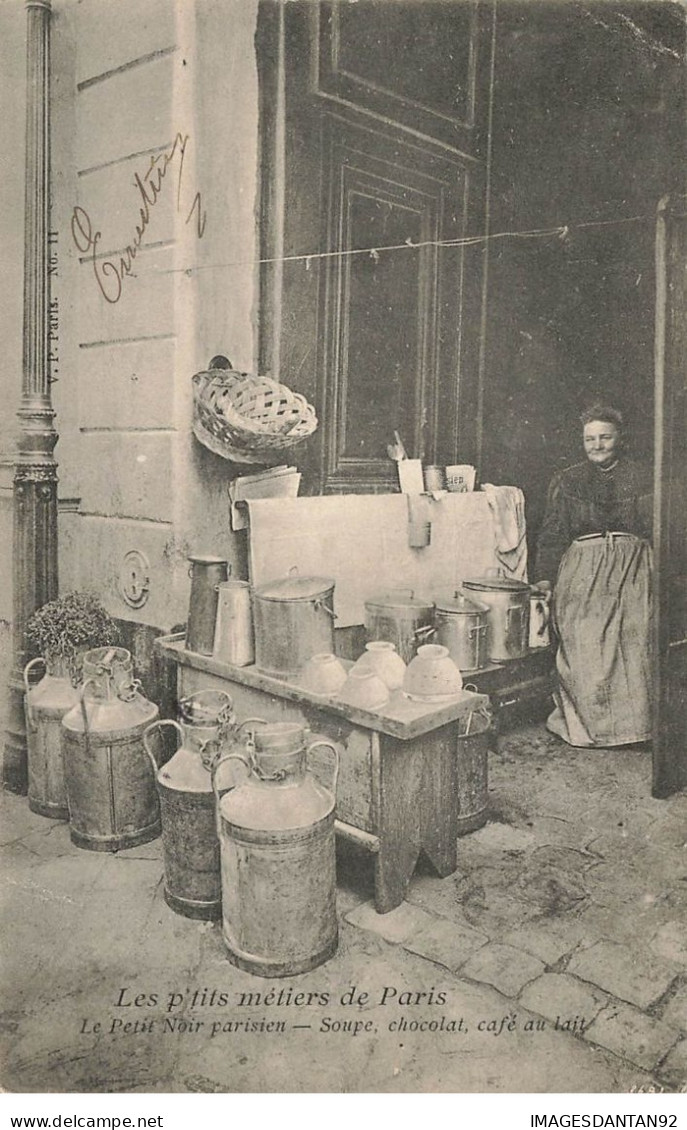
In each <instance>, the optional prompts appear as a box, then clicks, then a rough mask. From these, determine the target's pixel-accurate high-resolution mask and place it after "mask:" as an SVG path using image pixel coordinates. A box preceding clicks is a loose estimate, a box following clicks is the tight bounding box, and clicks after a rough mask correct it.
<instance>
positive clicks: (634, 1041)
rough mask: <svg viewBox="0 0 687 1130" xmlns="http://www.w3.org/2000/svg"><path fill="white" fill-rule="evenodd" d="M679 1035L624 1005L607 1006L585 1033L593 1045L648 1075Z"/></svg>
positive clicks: (669, 1027) (630, 1006) (614, 1002)
mask: <svg viewBox="0 0 687 1130" xmlns="http://www.w3.org/2000/svg"><path fill="white" fill-rule="evenodd" d="M679 1035H680V1033H679V1032H678V1030H677V1029H676V1028H673V1026H672V1025H671V1024H666V1023H665V1021H663V1020H654V1019H653V1017H651V1016H647V1015H646V1013H644V1012H641V1011H640V1010H639V1009H638V1008H634V1007H633V1006H632V1005H630V1004H625V1002H624V1001H613V1002H610V1003H609V1004H608V1006H607V1008H605V1009H604V1010H603V1012H601V1013H599V1015H598V1016H597V1017H596V1019H595V1020H594V1022H593V1023H592V1024H591V1026H590V1027H589V1029H588V1030H587V1032H586V1033H585V1037H586V1039H588V1040H590V1041H591V1042H592V1043H594V1044H600V1045H601V1047H602V1048H608V1049H609V1051H612V1052H615V1054H616V1055H619V1056H622V1057H623V1059H629V1060H630V1061H631V1062H632V1063H636V1064H637V1066H638V1067H644V1068H646V1070H647V1071H651V1070H653V1069H654V1068H655V1067H656V1065H657V1064H658V1063H659V1062H660V1061H661V1060H662V1059H663V1057H664V1056H665V1054H666V1052H667V1051H668V1050H669V1049H670V1048H671V1047H672V1046H673V1044H675V1043H676V1041H677V1040H678V1038H679Z"/></svg>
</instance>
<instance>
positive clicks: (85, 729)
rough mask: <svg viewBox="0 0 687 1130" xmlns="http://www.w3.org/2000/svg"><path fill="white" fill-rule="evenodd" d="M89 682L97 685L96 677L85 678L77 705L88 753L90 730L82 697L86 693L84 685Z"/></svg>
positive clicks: (89, 749) (89, 750)
mask: <svg viewBox="0 0 687 1130" xmlns="http://www.w3.org/2000/svg"><path fill="white" fill-rule="evenodd" d="M89 683H93V684H94V685H95V686H97V685H98V681H97V679H86V681H85V683H83V685H82V687H81V693H80V695H79V706H80V707H81V716H82V718H83V735H84V741H85V742H86V749H87V750H88V753H89V754H90V752H91V730H90V726H89V725H88V711H87V709H86V701H85V698H84V695H85V694H86V687H87V686H88V684H89Z"/></svg>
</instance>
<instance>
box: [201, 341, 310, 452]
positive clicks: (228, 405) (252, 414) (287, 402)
mask: <svg viewBox="0 0 687 1130" xmlns="http://www.w3.org/2000/svg"><path fill="white" fill-rule="evenodd" d="M316 428H317V416H316V415H315V409H314V408H313V406H312V405H311V404H308V402H307V400H306V399H305V397H304V396H301V395H300V393H297V392H292V391H291V389H290V388H287V386H286V385H282V384H279V383H278V382H277V381H273V380H272V379H271V378H270V377H258V376H255V375H253V374H252V373H239V372H238V371H237V370H236V369H233V368H232V367H231V362H230V361H228V360H227V359H226V357H213V359H212V361H211V362H210V364H209V366H208V368H207V369H206V370H205V371H204V372H202V373H196V374H195V376H194V377H193V434H194V435H195V437H196V439H197V440H199V441H200V443H202V444H203V445H204V446H205V447H207V448H209V449H210V451H214V453H215V455H221V456H222V458H223V459H229V460H231V461H232V462H234V463H273V462H275V461H277V462H278V461H279V459H280V458H281V456H282V454H283V453H284V452H286V451H288V450H289V448H291V447H293V446H294V445H295V444H297V443H300V442H301V440H304V439H307V437H308V436H310V435H312V434H313V432H314V431H315V429H316Z"/></svg>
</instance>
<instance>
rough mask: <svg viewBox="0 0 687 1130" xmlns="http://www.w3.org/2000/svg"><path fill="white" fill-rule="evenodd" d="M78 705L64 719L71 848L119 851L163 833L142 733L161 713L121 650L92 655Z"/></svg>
mask: <svg viewBox="0 0 687 1130" xmlns="http://www.w3.org/2000/svg"><path fill="white" fill-rule="evenodd" d="M83 671H84V683H83V687H82V688H81V695H80V700H79V702H78V704H77V705H76V706H74V707H72V709H71V710H70V711H69V712H68V713H67V714H65V716H64V718H63V719H62V730H63V739H64V768H65V781H66V784H67V798H68V802H69V824H70V835H71V838H72V842H73V843H75V844H76V845H77V846H78V847H83V848H88V849H89V850H90V851H120V850H121V849H122V848H130V847H136V846H137V845H138V844H145V843H147V842H148V841H149V840H153V839H155V837H156V836H159V835H160V806H159V804H158V799H157V791H156V788H155V778H154V775H153V773H152V772H151V768H150V761H149V759H148V755H147V754H146V751H145V749H144V746H143V733H144V731H145V730H146V728H147V727H148V726H149V725H150V723H151V722H153V721H154V720H155V719H156V718H157V714H158V709H157V706H155V705H154V704H153V703H152V702H148V699H146V698H144V697H143V695H142V694H141V693H140V691H139V689H138V687H139V684H138V682H137V681H136V680H135V679H134V678H133V665H132V662H131V654H130V653H129V652H128V651H126V649H125V648H123V647H109V648H108V647H98V648H94V649H93V650H92V651H87V652H86V654H85V656H84V663H83Z"/></svg>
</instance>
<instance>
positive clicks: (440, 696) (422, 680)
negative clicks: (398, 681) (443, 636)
mask: <svg viewBox="0 0 687 1130" xmlns="http://www.w3.org/2000/svg"><path fill="white" fill-rule="evenodd" d="M462 689H463V678H462V675H461V673H460V671H459V670H458V668H457V667H456V665H455V663H454V662H453V660H452V659H451V657H450V655H449V653H448V648H447V647H443V646H442V645H441V644H437V643H427V644H423V646H422V647H419V648H418V649H417V655H416V656H415V657H414V658H413V659H411V661H410V663H409V664H408V667H407V669H406V673H405V676H404V678H403V693H404V694H405V695H407V696H408V698H413V699H417V700H419V701H421V702H444V701H448V699H451V698H455V697H456V696H457V695H459V694H460V692H461V690H462Z"/></svg>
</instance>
